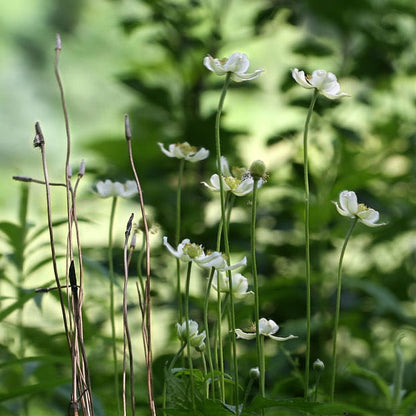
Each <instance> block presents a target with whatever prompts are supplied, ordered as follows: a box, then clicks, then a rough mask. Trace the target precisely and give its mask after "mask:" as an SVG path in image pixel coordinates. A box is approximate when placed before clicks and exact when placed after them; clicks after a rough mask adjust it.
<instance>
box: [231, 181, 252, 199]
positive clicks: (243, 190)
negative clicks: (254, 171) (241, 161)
mask: <svg viewBox="0 0 416 416" xmlns="http://www.w3.org/2000/svg"><path fill="white" fill-rule="evenodd" d="M253 183H254V181H253V178H247V179H244V180H243V181H241V182H240V184H239V185H238V186H237V188H236V189H233V190H232V191H231V192H232V193H233V194H234V195H236V196H244V195H247V194H249V193H250V192H251V191H252V190H253Z"/></svg>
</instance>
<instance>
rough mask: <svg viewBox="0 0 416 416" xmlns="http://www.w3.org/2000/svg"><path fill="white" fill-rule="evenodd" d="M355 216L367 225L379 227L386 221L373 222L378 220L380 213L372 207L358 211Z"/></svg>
mask: <svg viewBox="0 0 416 416" xmlns="http://www.w3.org/2000/svg"><path fill="white" fill-rule="evenodd" d="M357 216H358V218H359V219H360V221H361V222H362V223H363V224H365V225H366V226H367V227H380V226H381V225H386V223H384V222H383V223H378V224H375V223H376V222H377V221H378V220H379V218H380V214H379V213H378V211H376V210H375V209H372V208H368V209H367V210H365V211H361V212H359V213H358V214H357Z"/></svg>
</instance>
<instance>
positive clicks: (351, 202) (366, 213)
mask: <svg viewBox="0 0 416 416" xmlns="http://www.w3.org/2000/svg"><path fill="white" fill-rule="evenodd" d="M334 204H335V206H336V209H337V211H338V212H339V214H341V215H342V216H343V217H348V218H351V219H352V223H351V226H350V228H349V230H348V232H347V235H346V236H345V240H344V244H343V245H342V249H341V253H340V256H339V263H338V273H337V297H336V305H335V319H334V330H333V338H332V369H331V386H330V400H331V402H333V401H334V394H335V379H336V371H337V369H336V358H337V335H338V324H339V314H340V307H341V277H342V263H343V260H344V254H345V250H346V249H347V244H348V241H349V239H350V237H351V234H352V232H353V231H354V228H355V226H356V225H357V222H361V223H362V224H364V225H366V226H367V227H380V226H382V225H385V223H378V222H377V221H378V220H379V217H380V215H379V213H378V211H376V210H375V209H372V208H368V207H367V206H365V205H364V204H359V203H358V201H357V195H356V194H355V192H353V191H342V192H341V193H340V194H339V203H338V202H334Z"/></svg>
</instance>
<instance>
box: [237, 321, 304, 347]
mask: <svg viewBox="0 0 416 416" xmlns="http://www.w3.org/2000/svg"><path fill="white" fill-rule="evenodd" d="M251 329H252V331H250V332H244V331H242V330H241V329H239V328H237V329H236V330H235V333H236V335H237V339H238V338H242V339H247V340H250V339H255V338H256V328H255V327H254V328H251ZM278 330H279V325H277V324H276V322H274V321H273V320H271V319H269V320H267V319H266V318H260V320H259V334H260V335H263V336H265V337H269V338H271V339H274V340H275V341H287V340H289V339H294V338H297V336H295V335H289V336H288V337H276V336H274V335H273V334H275V333H276V332H277V331H278Z"/></svg>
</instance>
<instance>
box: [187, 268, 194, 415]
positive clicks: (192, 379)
mask: <svg viewBox="0 0 416 416" xmlns="http://www.w3.org/2000/svg"><path fill="white" fill-rule="evenodd" d="M191 271H192V262H191V261H190V262H188V269H187V271H186V286H185V325H186V336H187V343H186V353H187V356H188V366H189V378H190V381H191V397H192V409H193V410H195V385H194V375H193V366H192V356H191V344H190V342H189V285H190V281H191Z"/></svg>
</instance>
